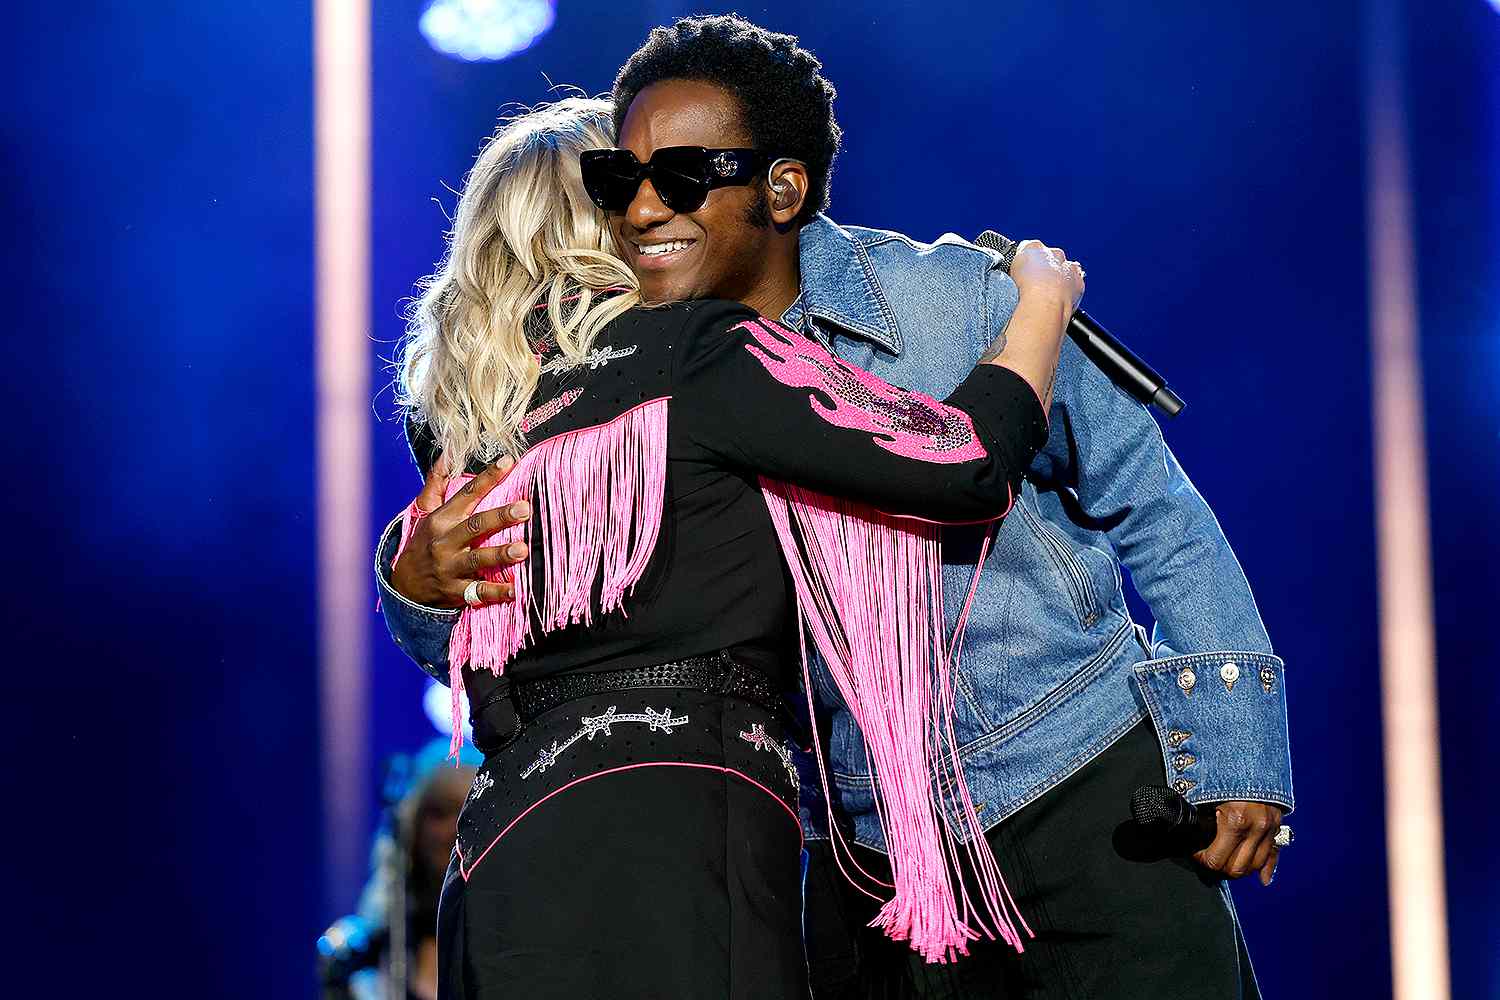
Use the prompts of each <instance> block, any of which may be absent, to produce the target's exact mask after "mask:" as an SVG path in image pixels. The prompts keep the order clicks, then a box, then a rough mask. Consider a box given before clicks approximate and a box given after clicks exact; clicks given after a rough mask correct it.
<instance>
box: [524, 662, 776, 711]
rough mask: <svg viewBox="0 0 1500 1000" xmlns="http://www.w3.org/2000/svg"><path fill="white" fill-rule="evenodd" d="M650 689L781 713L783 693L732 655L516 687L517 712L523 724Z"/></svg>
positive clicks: (563, 676) (549, 679) (564, 677)
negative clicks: (594, 699)
mask: <svg viewBox="0 0 1500 1000" xmlns="http://www.w3.org/2000/svg"><path fill="white" fill-rule="evenodd" d="M650 688H691V689H693V690H695V691H707V692H709V693H713V694H723V695H728V696H729V697H731V698H741V699H743V700H745V701H748V702H753V703H754V704H756V705H759V706H760V707H761V708H764V709H765V710H766V711H768V712H771V713H773V714H777V713H780V712H782V711H783V706H782V702H781V695H780V692H778V691H777V690H776V688H775V686H774V685H773V684H772V683H771V681H770V679H769V678H767V677H766V675H765V674H762V673H761V672H760V671H759V670H755V669H753V668H751V667H747V666H744V665H743V664H740V663H736V662H735V661H734V660H732V659H730V657H729V654H728V653H714V654H713V655H711V656H693V657H689V658H688V659H686V660H677V661H675V662H673V663H658V664H657V665H655V666H652V667H631V668H628V669H625V670H605V671H601V672H598V673H591V674H560V675H558V676H556V677H546V678H543V679H541V680H536V681H524V682H522V683H519V684H517V685H515V688H514V690H513V692H512V693H513V697H514V698H515V705H516V712H517V714H519V715H520V717H521V721H522V723H529V722H531V721H532V720H533V719H535V718H537V716H539V715H542V714H544V713H546V712H550V711H551V710H552V709H554V708H556V707H557V706H559V705H563V704H566V703H567V702H570V701H573V700H575V699H577V698H587V697H589V696H590V695H597V694H610V693H612V692H615V691H636V690H644V689H650Z"/></svg>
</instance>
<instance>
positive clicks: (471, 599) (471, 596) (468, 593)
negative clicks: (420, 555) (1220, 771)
mask: <svg viewBox="0 0 1500 1000" xmlns="http://www.w3.org/2000/svg"><path fill="white" fill-rule="evenodd" d="M464 603H465V604H467V605H468V606H469V607H471V608H480V607H483V606H484V601H482V600H480V598H479V581H478V580H470V581H469V585H468V586H467V587H465V588H464ZM1282 829H1283V830H1284V829H1286V827H1282ZM1277 836H1278V837H1279V836H1281V834H1279V833H1278V834H1277Z"/></svg>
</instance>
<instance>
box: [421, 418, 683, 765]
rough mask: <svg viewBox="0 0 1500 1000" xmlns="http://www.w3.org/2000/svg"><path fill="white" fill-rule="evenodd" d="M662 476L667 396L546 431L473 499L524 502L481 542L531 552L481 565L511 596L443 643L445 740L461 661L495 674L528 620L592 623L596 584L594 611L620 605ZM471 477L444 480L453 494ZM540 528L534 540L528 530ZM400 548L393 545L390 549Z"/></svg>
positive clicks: (657, 502) (471, 614)
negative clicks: (447, 702) (513, 520)
mask: <svg viewBox="0 0 1500 1000" xmlns="http://www.w3.org/2000/svg"><path fill="white" fill-rule="evenodd" d="M666 474H667V399H665V398H663V399H654V400H651V401H649V402H646V403H642V404H641V405H639V406H637V407H635V408H633V409H631V410H627V411H626V412H624V413H622V414H621V415H620V416H618V417H616V418H615V419H613V420H611V421H609V422H608V423H606V424H600V425H598V426H595V427H584V428H580V429H578V430H575V431H569V432H567V433H565V434H559V435H557V436H556V437H552V438H548V439H547V440H545V441H543V442H541V443H540V444H538V445H536V446H535V447H533V448H531V449H529V450H528V451H527V452H526V453H525V454H524V455H522V456H521V458H520V459H519V460H518V461H517V462H516V464H515V467H514V468H512V469H511V470H510V473H509V475H507V476H506V477H505V478H504V479H503V480H501V482H500V484H499V485H498V486H496V487H495V488H494V489H493V490H492V491H490V494H489V495H488V496H486V497H484V498H483V499H481V500H480V501H479V503H478V505H477V506H476V507H475V508H474V509H475V512H479V511H486V510H494V509H495V508H497V507H504V506H506V505H507V504H510V503H514V502H515V501H517V500H522V499H529V500H530V501H531V506H532V516H531V518H530V519H529V520H527V521H525V522H523V523H522V524H518V525H515V526H513V527H510V528H506V529H504V530H502V531H499V532H496V533H495V534H494V535H492V536H490V538H488V539H486V540H485V543H486V544H487V545H493V546H498V545H507V544H509V543H511V542H514V541H522V542H525V543H526V544H527V546H528V548H529V549H530V550H531V551H530V554H529V555H528V556H527V558H526V560H525V561H524V562H521V563H518V564H517V565H516V566H514V567H512V568H511V569H508V570H507V569H494V570H488V571H486V572H485V577H486V579H489V580H491V581H494V582H499V581H503V580H507V579H508V580H509V581H510V582H511V583H512V584H513V585H514V587H515V600H513V601H510V602H508V603H505V604H489V605H485V606H484V607H481V608H465V609H464V610H463V613H462V614H460V615H459V618H458V622H457V623H456V624H455V625H454V627H453V634H452V636H451V637H450V638H449V641H448V663H449V667H448V682H449V688H450V690H451V692H452V698H453V702H452V704H453V739H452V743H451V745H450V747H449V749H450V751H451V753H452V754H453V755H455V756H456V755H457V753H458V751H459V749H460V748H461V747H462V745H463V720H462V712H461V708H460V701H459V699H460V696H461V695H462V693H463V668H464V667H465V666H469V667H472V668H474V669H476V670H477V669H487V670H489V671H490V672H492V673H494V674H495V675H496V676H499V675H500V674H501V673H503V672H504V670H505V665H506V664H507V663H508V662H510V660H511V659H512V658H514V657H515V655H516V653H518V652H519V651H520V650H521V649H522V648H523V647H525V646H526V645H528V644H530V643H531V642H532V641H533V637H534V633H533V625H534V624H540V626H541V630H542V631H543V632H553V631H556V630H557V629H560V628H563V627H565V626H567V625H573V624H577V623H579V622H582V623H584V624H588V623H589V622H592V621H593V616H594V609H593V607H592V602H591V600H590V597H591V594H592V591H593V587H594V583H595V581H596V580H597V581H599V585H600V593H599V608H598V611H599V613H600V614H608V613H609V612H611V611H614V610H616V609H618V608H620V607H621V605H622V602H623V600H624V598H625V596H626V595H627V594H628V593H630V592H631V590H632V589H633V588H634V587H635V585H636V583H637V582H639V581H640V578H641V575H642V574H643V573H644V572H645V570H646V565H647V563H649V562H650V560H651V555H652V553H653V552H654V551H655V549H656V540H657V536H658V535H659V534H660V531H661V521H662V503H663V498H664V496H665V493H666ZM471 478H473V477H472V476H461V477H458V478H456V479H454V480H452V481H451V482H450V483H449V484H448V490H447V496H448V497H450V498H451V497H452V496H453V494H454V493H456V492H458V490H459V489H461V488H462V487H463V484H464V483H466V482H468V480H469V479H471ZM414 525H415V519H413V516H412V511H411V510H408V511H407V521H406V522H404V523H403V524H402V533H401V534H402V545H403V546H404V545H405V543H406V539H407V538H409V537H410V534H411V529H412V527H414ZM533 525H539V526H540V528H541V530H540V537H538V533H537V532H536V531H534V530H533ZM398 555H399V552H398ZM537 558H540V559H541V560H542V590H541V592H540V593H534V592H533V590H532V573H531V566H532V565H533V562H532V561H533V560H534V559H537Z"/></svg>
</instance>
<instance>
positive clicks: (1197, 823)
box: [1130, 785, 1219, 854]
mask: <svg viewBox="0 0 1500 1000" xmlns="http://www.w3.org/2000/svg"><path fill="white" fill-rule="evenodd" d="M1130 814H1131V816H1133V817H1134V818H1135V821H1136V823H1138V824H1140V825H1141V826H1144V827H1150V828H1151V829H1153V830H1160V831H1161V832H1162V834H1163V837H1164V839H1170V840H1172V841H1173V842H1176V843H1180V844H1181V846H1182V848H1183V853H1185V854H1192V853H1194V852H1195V851H1201V850H1202V849H1203V848H1205V847H1207V846H1208V845H1209V844H1212V843H1213V841H1214V837H1215V836H1216V835H1217V834H1218V831H1219V820H1218V816H1217V815H1216V814H1215V811H1214V810H1213V809H1212V808H1209V809H1199V808H1198V807H1197V806H1195V805H1193V804H1192V803H1191V802H1189V801H1188V800H1187V799H1185V798H1183V797H1182V796H1181V795H1178V794H1177V793H1176V792H1175V791H1173V790H1172V789H1170V788H1167V787H1166V786H1164V785H1142V786H1141V787H1140V788H1137V789H1136V790H1135V794H1134V795H1132V796H1131V797H1130Z"/></svg>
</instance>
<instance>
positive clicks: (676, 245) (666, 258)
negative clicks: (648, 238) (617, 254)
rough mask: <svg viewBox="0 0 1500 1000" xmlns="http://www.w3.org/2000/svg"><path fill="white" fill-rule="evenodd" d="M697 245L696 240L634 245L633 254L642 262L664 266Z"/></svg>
mask: <svg viewBox="0 0 1500 1000" xmlns="http://www.w3.org/2000/svg"><path fill="white" fill-rule="evenodd" d="M697 243H698V241H697V240H667V241H666V242H664V243H636V244H635V252H636V253H637V254H638V255H639V256H640V258H641V260H643V261H650V262H651V263H653V264H654V263H662V264H666V263H669V262H671V261H673V260H676V259H677V258H679V257H681V256H682V255H683V254H684V253H686V252H687V251H689V250H691V249H692V248H693V247H694V246H696V245H697Z"/></svg>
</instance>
